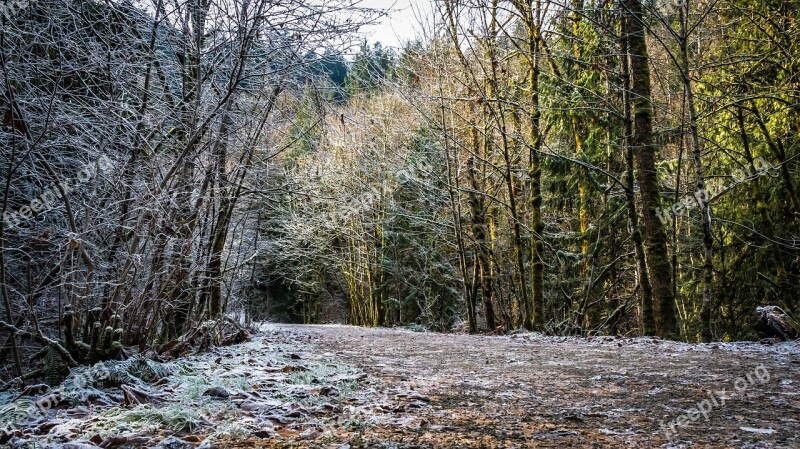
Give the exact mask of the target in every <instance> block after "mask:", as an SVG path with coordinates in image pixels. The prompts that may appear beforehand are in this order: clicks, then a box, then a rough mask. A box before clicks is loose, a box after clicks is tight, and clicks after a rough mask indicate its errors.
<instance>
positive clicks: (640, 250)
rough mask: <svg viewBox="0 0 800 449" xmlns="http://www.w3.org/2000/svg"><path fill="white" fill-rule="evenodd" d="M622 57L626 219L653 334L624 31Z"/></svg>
mask: <svg viewBox="0 0 800 449" xmlns="http://www.w3.org/2000/svg"><path fill="white" fill-rule="evenodd" d="M621 20H622V28H623V30H625V29H626V25H625V21H626V20H627V17H626V16H624V15H623V16H622V19H621ZM621 44H622V45H621V47H622V53H623V57H622V58H621V60H622V103H623V107H624V115H625V118H624V120H625V125H624V130H625V135H624V137H623V145H622V146H623V148H624V151H625V164H626V176H625V181H626V189H625V203H626V205H627V209H628V220H629V221H630V223H631V237H632V239H633V245H634V249H635V255H636V273H637V275H638V279H639V287H640V289H641V292H642V333H643V334H644V335H654V334H655V332H656V323H655V316H654V315H653V285H652V284H651V283H650V273H648V271H647V263H646V261H645V253H644V240H643V239H642V231H641V229H640V227H639V216H638V215H637V212H636V196H635V195H634V168H633V165H634V164H633V159H634V157H633V147H632V146H631V136H632V135H633V117H632V116H631V95H630V84H631V80H630V65H629V64H628V58H627V54H628V38H627V35H626V34H625V32H624V31H623V33H621Z"/></svg>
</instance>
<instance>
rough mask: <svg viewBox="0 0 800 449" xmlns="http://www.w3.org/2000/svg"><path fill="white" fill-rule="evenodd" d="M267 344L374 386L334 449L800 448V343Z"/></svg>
mask: <svg viewBox="0 0 800 449" xmlns="http://www.w3.org/2000/svg"><path fill="white" fill-rule="evenodd" d="M264 331H265V332H266V336H267V339H268V340H269V341H271V342H275V343H278V344H281V345H286V346H287V347H291V348H295V350H297V351H300V352H301V353H302V354H303V358H309V359H312V360H315V361H316V362H318V363H319V362H323V363H324V362H327V363H332V362H336V363H345V364H348V365H351V366H354V367H356V368H358V369H360V370H362V371H363V372H365V373H366V374H367V375H368V376H367V379H369V381H367V384H370V386H371V388H370V389H369V391H368V392H366V393H365V394H364V395H363V396H362V400H360V401H353V403H354V404H355V405H353V406H352V409H351V410H350V414H351V416H353V414H354V413H355V414H358V415H359V416H363V420H364V421H363V423H362V424H361V425H360V426H359V428H358V429H357V432H356V433H357V438H356V440H353V441H351V443H349V444H350V445H349V446H348V445H347V444H345V445H342V446H336V445H334V446H332V447H397V448H402V447H426V448H427V447H431V448H433V447H437V448H438V447H441V448H451V447H452V448H455V447H464V448H467V447H469V448H501V447H505V448H517V447H520V448H521V447H688V446H691V447H709V448H711V447H713V448H723V447H725V448H726V447H742V448H767V447H776V448H777V447H780V448H798V447H800V391H799V390H798V386H800V354H799V353H798V346H797V344H795V343H783V344H781V345H778V346H771V347H770V346H763V345H759V344H756V343H719V344H711V345H690V344H683V343H672V342H663V341H656V340H652V339H615V338H610V337H605V338H595V339H592V340H587V339H578V338H558V337H545V336H541V335H535V334H524V335H515V336H507V337H494V336H477V335H453V334H436V333H417V332H411V331H407V330H396V329H367V328H356V327H348V326H336V325H334V326H299V325H276V324H267V325H265V326H264ZM703 401H705V402H703ZM698 407H699V408H702V409H703V412H704V415H705V416H707V418H708V420H706V419H705V417H704V416H703V415H699V417H698V415H697V414H694V413H693V411H695V410H696V409H697V408H698ZM693 409H695V410H693ZM692 418H694V420H693V419H692ZM351 421H352V418H351ZM673 423H679V424H681V425H676V426H675V427H673V429H674V434H672V435H669V434H668V432H670V430H669V427H670V425H671V424H673ZM662 424H663V426H664V427H663V428H662V427H661V426H662ZM351 430H352V429H351ZM321 447H323V446H321Z"/></svg>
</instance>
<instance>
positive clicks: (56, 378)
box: [44, 347, 69, 386]
mask: <svg viewBox="0 0 800 449" xmlns="http://www.w3.org/2000/svg"><path fill="white" fill-rule="evenodd" d="M68 373H69V369H68V368H67V364H66V363H64V360H63V359H62V358H61V354H59V353H58V351H56V350H55V349H53V348H51V347H48V348H47V349H46V351H45V354H44V381H45V383H46V384H47V385H50V386H54V385H58V384H60V383H61V381H62V380H64V376H66V375H67V374H68Z"/></svg>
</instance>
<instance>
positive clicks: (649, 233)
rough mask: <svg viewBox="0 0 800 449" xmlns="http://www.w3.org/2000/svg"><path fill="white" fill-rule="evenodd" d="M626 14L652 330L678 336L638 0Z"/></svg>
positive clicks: (628, 2)
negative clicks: (651, 299) (651, 289)
mask: <svg viewBox="0 0 800 449" xmlns="http://www.w3.org/2000/svg"><path fill="white" fill-rule="evenodd" d="M622 8H623V11H624V15H625V17H626V20H625V25H626V30H625V34H626V35H627V39H628V52H629V54H628V57H629V59H630V69H631V87H632V89H631V94H632V96H633V114H634V126H635V128H634V131H633V136H632V138H631V146H632V147H633V150H634V162H635V165H636V170H637V179H638V181H639V191H640V193H641V204H642V211H641V213H642V222H643V225H644V231H645V236H644V243H645V245H644V249H645V256H646V259H647V269H648V272H649V274H650V280H651V281H652V284H653V306H654V312H655V324H656V334H657V335H659V336H661V337H664V338H678V337H679V336H680V332H679V330H678V321H677V317H676V310H675V297H674V296H673V294H672V267H671V264H670V260H669V253H668V252H667V234H666V232H665V231H664V227H663V225H662V224H661V222H660V221H659V219H658V217H657V216H656V212H657V211H659V210H660V207H661V189H660V186H659V183H658V173H657V171H656V153H657V151H656V147H655V145H654V143H653V107H652V104H651V88H650V66H649V57H648V53H647V41H646V37H645V28H644V22H643V16H644V14H643V12H642V3H641V1H640V0H622Z"/></svg>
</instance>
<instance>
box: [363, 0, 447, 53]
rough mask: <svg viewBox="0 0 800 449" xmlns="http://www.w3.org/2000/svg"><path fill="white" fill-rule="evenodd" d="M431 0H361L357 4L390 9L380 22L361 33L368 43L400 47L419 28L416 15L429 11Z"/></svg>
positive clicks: (412, 36) (414, 34)
mask: <svg viewBox="0 0 800 449" xmlns="http://www.w3.org/2000/svg"><path fill="white" fill-rule="evenodd" d="M431 3H432V2H431V0H363V1H362V2H361V3H360V4H359V6H363V7H367V8H380V9H391V11H390V13H389V15H388V16H387V17H384V18H383V19H382V20H381V22H380V23H378V24H376V25H372V26H369V27H365V28H364V29H363V34H364V36H365V37H366V38H367V40H368V41H369V42H370V43H374V42H380V43H381V44H383V46H384V47H398V48H399V47H401V46H402V43H403V42H405V41H408V40H412V39H414V38H415V37H416V36H417V34H418V30H419V24H418V19H417V17H418V16H419V15H420V14H422V15H423V16H426V15H428V14H429V13H430V9H431Z"/></svg>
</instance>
